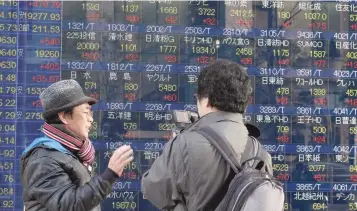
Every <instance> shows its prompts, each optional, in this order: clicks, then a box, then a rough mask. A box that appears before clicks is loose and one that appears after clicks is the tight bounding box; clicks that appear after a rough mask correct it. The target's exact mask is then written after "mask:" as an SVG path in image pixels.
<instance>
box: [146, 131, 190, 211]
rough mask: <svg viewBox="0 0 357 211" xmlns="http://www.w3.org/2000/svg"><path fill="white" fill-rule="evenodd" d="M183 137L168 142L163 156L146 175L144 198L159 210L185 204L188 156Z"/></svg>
mask: <svg viewBox="0 0 357 211" xmlns="http://www.w3.org/2000/svg"><path fill="white" fill-rule="evenodd" d="M183 139H184V138H183V136H181V135H179V136H177V137H176V138H175V139H173V140H170V141H169V142H167V144H166V146H165V148H164V150H163V151H162V154H161V155H160V156H159V157H158V158H157V159H156V160H155V162H154V163H153V164H152V166H151V168H150V169H149V170H148V171H147V172H145V173H144V175H143V178H142V181H141V190H142V192H143V194H144V197H145V198H146V199H148V200H149V201H150V202H151V203H152V204H153V205H155V206H156V207H157V208H159V209H162V210H164V209H173V208H174V207H175V206H176V205H178V204H182V203H184V200H183V199H182V195H183V192H185V190H184V189H186V188H185V184H186V182H185V180H186V178H187V171H186V167H185V165H186V164H187V159H188V156H187V155H186V152H187V150H186V149H185V146H186V145H185V143H184V140H183Z"/></svg>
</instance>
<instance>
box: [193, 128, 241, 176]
mask: <svg viewBox="0 0 357 211" xmlns="http://www.w3.org/2000/svg"><path fill="white" fill-rule="evenodd" d="M196 132H198V133H199V134H201V135H202V136H203V137H205V138H206V139H207V140H208V141H209V142H210V143H211V144H212V145H213V146H214V147H215V148H216V149H217V151H218V152H219V153H220V154H221V155H222V157H223V158H224V159H225V160H226V161H227V163H228V164H229V165H230V166H231V168H232V170H233V171H234V173H236V174H237V173H238V172H240V171H241V170H242V168H241V167H240V165H239V164H238V163H237V162H235V161H233V159H231V158H234V157H235V155H233V154H232V153H230V152H231V151H232V150H229V148H230V146H229V145H228V142H227V141H219V142H217V141H216V140H222V137H220V136H219V135H218V134H217V133H216V132H215V131H214V130H212V129H211V128H209V127H202V128H198V129H197V131H196Z"/></svg>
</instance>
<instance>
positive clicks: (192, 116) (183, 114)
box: [171, 110, 260, 138]
mask: <svg viewBox="0 0 357 211" xmlns="http://www.w3.org/2000/svg"><path fill="white" fill-rule="evenodd" d="M172 118H173V121H174V124H175V125H176V127H175V128H174V129H173V130H172V131H171V132H172V134H173V136H174V135H177V134H179V133H181V132H182V131H183V130H184V129H186V128H187V127H189V126H190V125H191V124H193V123H195V122H196V121H197V120H199V118H200V117H199V115H198V113H196V112H193V111H183V110H174V111H173V112H172ZM244 125H245V126H246V127H247V130H248V133H249V136H253V137H254V138H259V137H260V130H259V128H258V127H256V126H255V125H252V124H249V123H245V124H244Z"/></svg>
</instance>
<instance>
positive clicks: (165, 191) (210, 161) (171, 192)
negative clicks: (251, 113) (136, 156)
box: [142, 112, 248, 211]
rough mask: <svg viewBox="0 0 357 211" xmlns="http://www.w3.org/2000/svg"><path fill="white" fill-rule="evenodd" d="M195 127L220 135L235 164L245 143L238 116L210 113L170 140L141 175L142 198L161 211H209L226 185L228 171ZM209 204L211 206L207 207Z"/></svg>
mask: <svg viewBox="0 0 357 211" xmlns="http://www.w3.org/2000/svg"><path fill="white" fill-rule="evenodd" d="M199 127H210V129H212V130H215V131H216V132H217V133H218V134H220V136H221V137H223V140H226V141H227V142H228V144H229V145H230V147H231V152H230V153H232V154H233V155H235V158H236V162H237V163H238V164H239V163H240V161H241V156H242V153H243V151H244V149H245V146H246V144H247V140H248V131H247V128H246V127H245V125H244V123H243V117H242V115H241V114H236V113H227V112H213V113H209V114H207V115H205V116H203V117H202V118H201V119H200V120H198V121H197V122H196V123H194V124H193V125H192V126H191V127H189V128H188V129H186V130H185V131H184V132H183V133H181V134H179V135H178V136H177V137H176V138H174V139H173V140H170V141H169V142H168V143H167V145H166V146H165V148H164V150H163V152H162V155H161V156H160V157H159V158H157V160H156V161H155V162H154V163H153V165H152V167H151V168H150V169H149V170H148V171H147V172H146V173H145V174H144V175H143V178H142V192H143V194H144V196H145V198H147V199H148V200H149V201H150V202H151V203H152V204H154V205H155V206H156V207H158V208H159V209H161V210H174V211H184V210H188V211H201V210H205V211H207V210H213V209H214V208H215V206H216V205H217V203H219V201H220V199H221V198H219V197H218V196H217V195H221V196H220V197H222V194H217V193H219V192H220V191H221V190H222V187H223V186H224V185H226V184H227V179H228V177H229V175H230V174H231V173H232V171H231V167H230V166H229V164H228V163H227V162H226V161H225V160H224V158H223V157H222V156H221V155H220V154H219V152H218V151H217V150H216V149H215V148H214V146H212V145H211V144H210V142H209V141H208V140H207V139H206V138H204V137H203V136H202V135H200V134H198V133H197V132H195V131H196V130H197V128H199ZM228 184H229V183H228ZM223 192H224V191H223ZM215 194H217V195H215ZM212 200H217V201H216V202H215V203H212ZM209 203H212V204H214V206H212V207H209V205H208V204H209Z"/></svg>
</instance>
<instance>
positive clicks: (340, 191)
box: [0, 0, 357, 211]
mask: <svg viewBox="0 0 357 211" xmlns="http://www.w3.org/2000/svg"><path fill="white" fill-rule="evenodd" d="M217 59H229V60H233V61H236V62H238V63H240V64H243V65H244V66H246V67H247V68H248V72H249V75H250V76H251V80H252V84H253V86H252V94H251V98H250V105H249V107H248V109H247V112H246V114H245V116H244V117H245V121H246V122H250V123H253V124H255V125H257V126H258V127H259V128H260V129H261V130H262V136H261V137H260V141H261V142H262V143H263V144H264V147H265V148H266V149H267V150H268V151H269V152H270V153H271V154H272V159H273V167H274V170H275V173H274V174H275V175H274V176H275V177H276V178H277V179H279V180H280V181H282V182H283V183H284V188H285V192H286V201H285V204H284V209H285V210H286V211H310V210H329V211H335V210H343V211H347V210H349V211H354V210H357V199H356V194H357V162H356V144H355V142H357V126H356V124H357V71H356V69H357V3H355V1H346V0H341V1H338V0H336V1H328V2H323V1H313V2H311V1H300V2H295V1H277V0H274V1H272V0H271V1H244V0H233V1H206V0H199V1H170V0H148V1H13V0H1V1H0V81H1V85H0V209H1V210H3V211H13V210H16V211H20V210H22V209H23V202H22V187H21V184H20V173H19V169H20V166H19V158H20V155H21V153H22V151H23V150H24V149H25V147H26V146H27V145H29V144H30V143H31V142H32V140H33V139H34V138H36V137H38V136H39V135H41V132H40V130H41V126H42V124H43V117H42V114H41V112H42V108H41V103H40V100H39V94H40V93H41V92H42V91H43V90H44V89H45V88H46V87H47V86H49V85H50V84H51V83H54V82H56V81H58V80H60V79H70V78H72V79H75V80H77V81H78V82H79V83H80V84H81V85H82V87H83V89H84V90H85V92H86V94H87V95H89V96H91V97H94V98H96V99H98V100H99V103H98V104H97V105H95V106H94V107H93V110H94V125H93V128H92V130H91V132H90V137H91V140H93V142H94V144H95V148H96V152H97V154H96V158H97V160H96V163H95V164H96V165H95V169H96V172H97V173H101V172H103V171H104V169H105V168H106V166H107V163H108V160H109V157H110V153H111V152H112V151H113V150H115V149H116V148H118V147H119V146H121V145H123V144H130V145H131V146H132V147H133V148H134V149H135V161H134V162H133V163H132V164H130V165H129V166H127V167H126V169H125V171H124V173H123V176H122V178H121V179H120V180H118V181H117V182H116V183H115V184H114V187H113V191H112V193H111V194H109V195H108V197H107V199H106V200H105V201H104V202H103V204H102V206H103V210H106V211H109V210H140V211H151V210H157V209H155V208H154V207H153V206H152V205H151V204H150V203H149V202H148V201H147V200H145V198H144V197H143V195H142V193H141V192H140V179H141V176H142V174H143V173H144V172H145V171H146V170H147V169H148V168H149V167H150V165H151V164H152V163H153V162H154V160H155V159H156V158H157V157H158V156H159V155H160V153H161V151H162V149H163V147H164V145H165V143H166V142H167V140H168V139H169V131H170V130H171V129H172V128H173V127H175V125H174V124H173V122H172V115H171V113H170V111H171V110H175V109H179V110H193V111H195V110H196V104H195V103H196V102H195V100H194V98H193V94H194V93H195V90H196V83H197V76H198V74H199V72H200V70H201V69H202V67H204V66H205V65H207V64H209V63H210V62H212V61H215V60H217ZM192 141H194V140H192ZM237 141H239V140H237ZM217 173H219V172H217Z"/></svg>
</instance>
